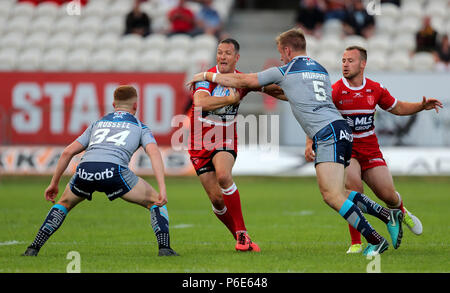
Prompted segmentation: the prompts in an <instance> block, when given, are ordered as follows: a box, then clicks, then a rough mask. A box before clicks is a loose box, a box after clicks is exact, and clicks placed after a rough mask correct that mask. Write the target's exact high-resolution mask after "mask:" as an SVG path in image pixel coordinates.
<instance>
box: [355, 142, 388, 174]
mask: <svg viewBox="0 0 450 293" xmlns="http://www.w3.org/2000/svg"><path fill="white" fill-rule="evenodd" d="M352 158H354V159H356V160H357V161H358V163H359V164H360V165H361V171H362V172H364V171H365V170H367V169H371V168H374V167H378V166H387V164H386V161H385V160H384V158H383V153H381V151H380V146H379V145H378V143H375V144H374V143H371V144H369V143H359V142H355V141H353V148H352Z"/></svg>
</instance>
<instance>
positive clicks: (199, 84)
mask: <svg viewBox="0 0 450 293" xmlns="http://www.w3.org/2000/svg"><path fill="white" fill-rule="evenodd" d="M201 87H203V88H209V82H208V81H199V82H197V83H196V84H195V89H198V88H201Z"/></svg>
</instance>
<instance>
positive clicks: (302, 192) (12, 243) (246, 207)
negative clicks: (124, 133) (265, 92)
mask: <svg viewBox="0 0 450 293" xmlns="http://www.w3.org/2000/svg"><path fill="white" fill-rule="evenodd" d="M147 179H148V180H149V181H150V182H151V183H152V184H155V181H154V179H153V178H147ZM49 180H50V178H49V177H2V178H0V223H1V225H0V226H1V230H0V272H1V273H6V272H8V273H15V272H27V273H30V272H31V273H33V272H49V273H64V272H66V267H67V265H68V264H69V262H70V261H71V260H68V259H67V254H68V253H69V252H70V251H77V252H79V253H80V257H81V262H80V265H81V272H85V273H94V272H102V273H108V272H117V273H121V272H123V273H135V272H159V273H300V272H307V273H327V272H338V273H342V272H358V273H364V272H366V267H367V266H368V265H369V263H370V262H371V260H368V259H366V258H365V257H364V256H363V255H362V254H358V255H347V254H346V253H345V252H346V250H347V248H348V245H349V242H350V239H349V234H348V227H347V223H346V222H345V221H344V220H343V219H342V218H341V217H340V216H339V214H338V213H336V212H334V211H333V210H332V209H330V208H329V207H328V206H326V204H325V203H324V202H323V201H322V199H321V196H320V194H319V191H318V188H317V185H316V180H315V178H271V177H236V178H235V182H236V184H237V186H238V188H239V191H240V194H241V201H242V207H243V213H244V218H245V221H246V225H247V229H248V230H249V233H250V235H251V237H252V239H253V240H254V241H255V242H257V243H258V244H259V246H260V247H261V250H262V251H261V253H258V254H256V253H238V252H236V251H235V250H234V244H235V243H234V239H233V238H232V236H231V234H230V233H229V232H228V230H226V228H225V227H224V226H223V225H222V224H221V223H220V222H219V221H218V219H216V217H215V216H214V215H213V213H212V210H211V204H210V202H209V200H208V198H207V196H206V194H205V192H204V190H203V189H202V187H201V185H200V182H199V181H198V179H197V178H195V177H187V178H167V189H168V197H169V203H168V209H169V216H170V225H171V227H170V231H171V243H172V247H173V248H174V249H175V250H176V251H177V252H178V253H179V254H180V255H181V256H180V257H165V258H162V257H157V256H156V254H157V246H156V239H155V236H154V234H153V231H152V228H151V226H150V213H149V212H148V211H147V210H145V209H143V208H142V207H140V206H137V205H133V204H130V203H127V202H125V201H123V200H120V199H117V200H115V201H113V202H109V201H108V199H107V198H106V196H105V195H104V194H100V193H95V194H94V198H93V200H92V201H91V202H89V201H83V202H82V203H81V204H79V205H78V206H77V207H76V208H75V209H73V210H72V211H71V212H70V213H69V215H68V216H67V218H66V220H65V222H64V224H63V225H62V226H61V228H60V229H59V230H58V231H57V232H56V233H55V234H54V235H53V236H52V237H51V238H50V240H49V241H48V242H47V243H46V245H45V246H44V247H43V248H42V249H41V251H40V254H39V256H38V257H22V256H20V254H21V253H23V252H24V250H25V249H26V246H27V245H29V243H31V241H32V240H33V239H34V237H35V235H36V232H37V230H38V229H39V227H40V225H41V224H42V221H43V220H44V218H45V216H46V214H47V212H48V210H49V208H50V206H51V203H49V202H46V201H45V200H44V198H43V192H44V190H45V188H46V186H47V184H48V182H49ZM68 180H69V178H64V179H63V180H62V182H61V184H60V190H63V189H64V185H65V184H66V183H67V182H68ZM395 183H396V187H397V190H399V192H400V193H401V194H402V196H403V198H404V202H405V206H406V207H407V208H408V209H409V210H410V211H412V212H413V213H414V214H416V215H417V216H419V217H420V219H421V220H422V223H423V225H424V233H423V235H421V236H415V235H413V234H412V233H411V232H410V231H409V230H408V229H407V228H406V227H405V232H404V238H403V241H402V245H401V247H400V248H399V249H398V250H394V249H393V248H392V245H391V246H390V248H389V249H388V250H387V251H386V252H385V253H383V254H382V255H381V259H380V270H381V272H386V273H391V272H405V273H411V272H423V273H430V272H431V273H436V272H447V273H448V272H450V262H449V260H450V258H449V256H450V245H449V243H450V241H449V240H450V233H449V232H450V229H449V223H450V213H449V206H450V197H449V196H450V179H449V177H430V178H422V177H419V178H417V177H411V178H406V177H405V178H404V177H400V178H395ZM366 193H367V194H368V195H369V196H371V197H372V198H374V196H373V193H372V192H370V191H369V190H368V189H367V190H366ZM377 201H378V202H379V200H377ZM367 218H368V219H369V221H370V222H371V223H372V225H373V226H374V227H375V228H376V229H377V231H379V232H380V233H381V234H382V235H383V236H385V237H386V238H387V239H389V240H390V238H389V235H388V233H387V230H386V228H385V225H384V224H383V223H382V222H381V221H379V220H378V219H375V218H374V217H371V216H367Z"/></svg>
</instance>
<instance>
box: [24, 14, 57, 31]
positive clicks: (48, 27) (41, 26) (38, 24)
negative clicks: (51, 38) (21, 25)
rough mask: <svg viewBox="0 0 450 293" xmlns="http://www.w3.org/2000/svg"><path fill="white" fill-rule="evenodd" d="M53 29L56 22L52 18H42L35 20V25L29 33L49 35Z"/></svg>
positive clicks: (31, 26) (33, 24)
mask: <svg viewBox="0 0 450 293" xmlns="http://www.w3.org/2000/svg"><path fill="white" fill-rule="evenodd" d="M30 24H31V23H30ZM53 27H54V20H53V18H52V17H47V16H40V17H39V18H37V19H35V20H33V23H32V24H31V25H30V27H29V30H28V33H34V32H44V33H49V32H51V31H52V30H53Z"/></svg>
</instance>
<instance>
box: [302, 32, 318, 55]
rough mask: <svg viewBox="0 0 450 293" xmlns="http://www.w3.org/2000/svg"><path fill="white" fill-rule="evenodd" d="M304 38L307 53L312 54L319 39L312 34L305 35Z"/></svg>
mask: <svg viewBox="0 0 450 293" xmlns="http://www.w3.org/2000/svg"><path fill="white" fill-rule="evenodd" d="M305 39H306V52H308V55H310V54H314V52H316V51H317V50H318V49H319V40H318V39H317V38H315V37H313V36H308V35H306V36H305Z"/></svg>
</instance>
